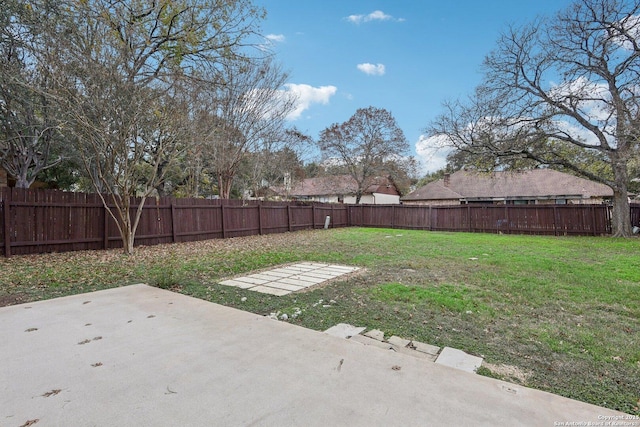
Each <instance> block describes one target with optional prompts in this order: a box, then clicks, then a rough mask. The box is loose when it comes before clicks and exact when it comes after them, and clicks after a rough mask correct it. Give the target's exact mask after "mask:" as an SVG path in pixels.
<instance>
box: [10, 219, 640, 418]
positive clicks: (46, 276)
mask: <svg viewBox="0 0 640 427" xmlns="http://www.w3.org/2000/svg"><path fill="white" fill-rule="evenodd" d="M296 261H317V262H335V263H340V264H348V265H355V266H359V267H362V268H363V272H361V273H360V274H356V275H352V276H349V277H348V278H347V279H346V280H342V281H336V282H332V283H330V284H328V285H326V286H323V287H319V288H315V289H312V290H310V291H308V292H304V293H297V294H290V295H287V296H284V297H274V296H269V295H264V294H257V293H255V292H251V291H246V290H242V289H236V288H230V287H225V286H221V285H219V284H218V282H219V281H220V280H221V279H223V278H226V277H230V276H234V275H236V274H241V273H247V272H253V271H256V270H261V269H265V268H269V267H272V266H275V265H279V264H284V263H290V262H296ZM0 268H1V270H0V283H1V284H2V285H0V302H2V301H5V303H17V302H27V301H32V300H36V299H46V298H52V297H56V296H61V295H69V294H73V293H80V292H87V291H91V290H96V289H103V288H107V287H114V286H121V285H125V284H130V283H140V282H144V283H149V284H153V285H155V286H160V287H162V288H166V289H171V290H173V291H176V292H181V293H184V294H188V295H192V296H195V297H198V298H202V299H206V300H208V301H213V302H216V303H220V304H225V305H228V306H231V307H236V308H239V309H242V310H247V311H251V312H254V313H258V314H263V315H266V314H269V313H272V312H274V313H277V312H280V313H287V314H288V315H289V322H291V323H295V324H298V325H301V326H304V327H308V328H313V329H317V330H324V329H326V328H328V327H330V326H332V325H334V324H336V323H340V322H345V323H351V324H354V325H359V326H366V327H367V328H372V329H373V328H376V329H380V330H382V331H384V332H385V333H386V334H387V335H391V334H394V335H399V336H402V337H404V338H407V339H413V340H417V341H422V342H425V343H429V344H433V345H438V346H441V347H444V346H450V347H454V348H459V349H461V350H464V351H466V352H468V353H472V354H476V355H479V356H482V357H484V359H485V361H486V362H488V363H490V364H491V365H487V366H490V367H492V368H488V367H483V368H482V369H481V370H480V371H479V372H480V373H481V374H483V375H487V376H492V377H496V378H504V379H508V380H510V381H518V382H521V383H522V384H524V385H526V386H529V387H534V388H538V389H541V390H546V391H550V392H552V393H556V394H560V395H563V396H567V397H571V398H574V399H578V400H582V401H585V402H589V403H593V404H596V405H601V406H605V407H608V408H612V409H617V410H621V411H624V412H627V413H632V414H640V410H639V408H638V407H639V406H640V402H639V400H640V240H638V239H614V238H607V237H540V236H513V235H493V234H470V233H435V232H425V231H406V230H389V229H358V228H350V229H337V230H329V231H324V230H320V231H304V232H297V233H288V234H284V235H272V236H259V237H252V238H241V239H231V240H228V241H209V242H199V243H192V244H180V245H167V246H160V247H144V248H143V247H141V248H138V249H137V252H136V255H134V256H132V257H125V256H123V255H120V253H119V252H117V251H108V252H82V253H76V254H51V255H43V256H30V257H13V258H11V259H8V260H7V259H1V260H0ZM295 313H299V314H297V315H295V316H294V314H295ZM503 365H505V366H507V367H509V368H510V369H511V370H512V371H513V370H515V371H517V372H519V373H521V374H522V375H520V376H518V377H517V378H516V377H514V376H512V375H510V374H507V373H504V372H501V371H500V369H497V368H495V367H499V366H503Z"/></svg>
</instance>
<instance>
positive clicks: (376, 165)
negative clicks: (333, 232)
mask: <svg viewBox="0 0 640 427" xmlns="http://www.w3.org/2000/svg"><path fill="white" fill-rule="evenodd" d="M318 145H319V147H320V150H321V151H322V153H323V155H324V156H325V157H329V158H334V159H336V160H337V162H338V163H339V164H340V166H342V167H344V168H346V170H347V172H348V173H349V174H350V175H351V176H352V177H353V179H354V180H355V181H356V182H357V184H358V189H357V191H356V204H358V203H360V199H361V197H362V193H363V192H364V190H366V188H367V187H368V186H369V185H370V184H371V180H372V179H373V178H375V177H376V176H378V175H380V174H388V172H387V171H388V170H389V163H390V162H394V161H395V160H399V159H401V158H402V156H404V155H405V154H406V153H407V151H408V150H409V144H408V143H407V140H406V138H405V136H404V133H403V132H402V129H400V128H399V127H398V125H397V124H396V120H395V118H394V117H393V116H392V115H391V113H390V112H389V111H387V110H385V109H382V108H376V107H368V108H360V109H358V110H357V111H356V112H355V114H354V115H353V116H351V118H350V119H349V120H348V121H346V122H344V123H342V124H338V123H334V124H333V125H331V126H329V127H328V128H326V129H325V130H323V131H322V132H321V134H320V140H319V141H318ZM398 165H400V164H398Z"/></svg>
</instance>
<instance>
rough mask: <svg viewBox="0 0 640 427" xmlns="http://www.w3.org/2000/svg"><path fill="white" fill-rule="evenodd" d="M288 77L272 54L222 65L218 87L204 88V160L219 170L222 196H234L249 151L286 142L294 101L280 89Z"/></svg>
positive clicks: (282, 144) (210, 166)
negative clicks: (287, 119)
mask: <svg viewBox="0 0 640 427" xmlns="http://www.w3.org/2000/svg"><path fill="white" fill-rule="evenodd" d="M287 78H288V75H287V74H286V73H284V72H283V71H282V70H281V69H280V67H279V66H277V65H276V64H274V63H273V62H272V60H271V59H270V58H266V59H262V60H253V61H245V62H234V63H230V64H227V65H226V66H225V67H224V72H223V74H222V81H221V82H219V83H220V84H219V85H218V86H216V87H214V88H213V89H214V91H209V92H208V93H207V92H203V96H204V99H203V101H204V106H205V109H204V111H202V120H201V123H204V124H206V129H205V130H204V132H203V140H202V144H203V147H204V150H205V152H206V154H205V158H206V160H205V164H206V165H207V166H208V168H210V169H211V170H212V172H214V173H215V175H216V176H217V179H218V189H219V192H220V197H221V198H223V199H228V198H229V197H230V195H231V187H232V184H233V180H234V178H235V177H236V174H237V173H238V169H239V168H240V165H241V163H242V161H243V160H245V158H246V156H247V154H248V153H258V152H264V151H265V150H266V151H277V150H279V149H281V148H283V147H284V145H285V144H286V143H287V141H288V139H287V137H286V127H285V121H286V118H287V116H288V115H289V113H291V111H292V110H293V109H294V108H295V103H296V99H295V98H294V97H293V96H292V95H291V94H290V93H288V92H285V91H283V89H282V88H283V86H284V84H285V83H286V81H287Z"/></svg>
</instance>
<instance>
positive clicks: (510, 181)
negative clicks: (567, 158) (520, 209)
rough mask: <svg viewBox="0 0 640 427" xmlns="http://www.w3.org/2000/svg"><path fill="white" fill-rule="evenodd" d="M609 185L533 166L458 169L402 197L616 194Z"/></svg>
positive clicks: (570, 196)
mask: <svg viewBox="0 0 640 427" xmlns="http://www.w3.org/2000/svg"><path fill="white" fill-rule="evenodd" d="M612 196H613V190H612V189H611V188H609V187H607V186H606V185H603V184H600V183H597V182H593V181H589V180H587V179H584V178H579V177H577V176H574V175H569V174H566V173H563V172H558V171H556V170H553V169H533V170H527V171H521V172H491V173H482V172H473V171H458V172H456V173H453V174H451V175H450V176H448V177H445V178H443V179H440V180H438V181H434V182H430V183H429V184H427V185H425V186H423V187H420V188H419V189H417V190H415V191H413V192H412V193H409V194H408V195H407V196H406V197H403V198H402V200H463V199H464V200H474V199H475V200H486V199H504V198H507V199H525V198H526V199H545V198H562V197H565V198H592V197H612Z"/></svg>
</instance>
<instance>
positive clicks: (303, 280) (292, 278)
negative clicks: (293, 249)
mask: <svg viewBox="0 0 640 427" xmlns="http://www.w3.org/2000/svg"><path fill="white" fill-rule="evenodd" d="M357 270H359V268H358V267H351V266H344V265H332V264H320V263H312V262H301V263H297V264H293V265H288V266H285V267H279V268H274V269H271V270H266V271H261V272H260V273H255V274H249V275H245V276H241V277H235V278H232V279H228V280H223V281H222V282H220V284H221V285H225V286H234V287H239V288H242V289H249V290H251V291H255V292H262V293H267V294H271V295H277V296H282V295H287V294H288V293H291V292H296V291H300V290H303V289H306V288H308V287H311V286H315V285H319V284H322V283H323V282H325V281H327V280H331V279H335V278H337V277H340V276H343V275H345V274H349V273H353V272H354V271H357ZM286 285H292V286H286ZM274 288H275V289H277V291H273V289H274ZM285 291H286V292H285Z"/></svg>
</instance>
